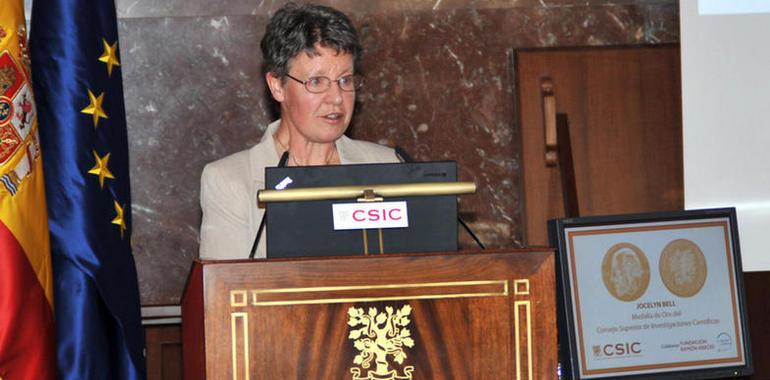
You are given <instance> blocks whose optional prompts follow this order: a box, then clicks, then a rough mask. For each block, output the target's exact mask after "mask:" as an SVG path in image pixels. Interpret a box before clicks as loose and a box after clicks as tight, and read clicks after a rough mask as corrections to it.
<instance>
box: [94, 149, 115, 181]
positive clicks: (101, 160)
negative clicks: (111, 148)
mask: <svg viewBox="0 0 770 380" xmlns="http://www.w3.org/2000/svg"><path fill="white" fill-rule="evenodd" d="M93 152H94V160H95V161H96V163H95V164H94V167H92V168H91V170H89V171H88V174H94V175H97V176H99V188H102V189H103V188H104V179H105V178H109V179H115V177H114V176H113V175H112V172H111V171H110V169H109V168H108V167H107V164H108V163H109V162H110V154H112V153H107V154H106V155H104V157H99V155H98V154H96V151H95V150H94V151H93Z"/></svg>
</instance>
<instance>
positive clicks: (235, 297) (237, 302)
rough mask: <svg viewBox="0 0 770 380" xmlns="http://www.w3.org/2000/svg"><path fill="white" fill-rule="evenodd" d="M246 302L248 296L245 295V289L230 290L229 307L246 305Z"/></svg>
mask: <svg viewBox="0 0 770 380" xmlns="http://www.w3.org/2000/svg"><path fill="white" fill-rule="evenodd" d="M239 297H240V298H239ZM248 302H249V297H248V296H247V295H246V291H245V290H231V291H230V307H242V306H246V305H247V304H248Z"/></svg>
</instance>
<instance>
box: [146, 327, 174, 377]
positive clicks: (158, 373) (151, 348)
mask: <svg viewBox="0 0 770 380" xmlns="http://www.w3.org/2000/svg"><path fill="white" fill-rule="evenodd" d="M144 336H145V342H146V344H147V379H148V380H180V379H182V331H181V326H179V325H159V326H145V328H144Z"/></svg>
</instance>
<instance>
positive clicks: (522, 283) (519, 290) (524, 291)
mask: <svg viewBox="0 0 770 380" xmlns="http://www.w3.org/2000/svg"><path fill="white" fill-rule="evenodd" d="M513 295H515V296H528V295H529V279H528V278H525V279H521V280H513Z"/></svg>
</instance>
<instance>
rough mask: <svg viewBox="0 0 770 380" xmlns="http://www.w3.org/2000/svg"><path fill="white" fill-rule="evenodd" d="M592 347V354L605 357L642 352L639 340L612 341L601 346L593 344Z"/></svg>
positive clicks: (624, 355)
mask: <svg viewBox="0 0 770 380" xmlns="http://www.w3.org/2000/svg"><path fill="white" fill-rule="evenodd" d="M592 348H593V352H594V356H601V357H606V358H610V357H626V356H633V355H638V354H641V353H642V347H641V343H639V342H623V343H612V344H605V345H603V346H599V345H594V346H593V347H592Z"/></svg>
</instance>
